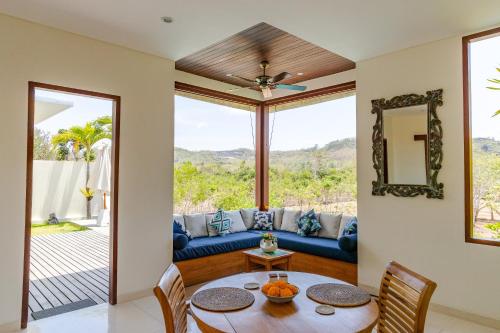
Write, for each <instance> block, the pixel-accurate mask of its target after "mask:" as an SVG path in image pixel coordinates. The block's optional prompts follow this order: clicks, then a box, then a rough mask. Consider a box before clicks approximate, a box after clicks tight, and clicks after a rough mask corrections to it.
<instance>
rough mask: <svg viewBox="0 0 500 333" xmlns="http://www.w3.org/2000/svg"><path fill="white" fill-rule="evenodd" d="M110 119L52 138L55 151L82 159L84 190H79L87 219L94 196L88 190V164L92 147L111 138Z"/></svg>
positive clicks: (89, 123)
mask: <svg viewBox="0 0 500 333" xmlns="http://www.w3.org/2000/svg"><path fill="white" fill-rule="evenodd" d="M111 122H112V120H111V117H102V118H98V119H97V120H94V121H90V122H88V123H86V124H85V126H83V127H82V126H73V127H70V128H69V129H67V130H60V131H59V133H58V134H56V135H54V136H53V137H52V145H53V146H54V148H55V149H56V150H61V149H62V150H65V149H66V150H67V149H68V148H69V149H71V150H72V151H73V156H74V157H75V159H81V158H83V159H84V160H85V163H86V177H85V188H82V189H80V191H81V192H82V194H83V196H84V197H85V198H86V200H87V219H90V218H92V216H91V212H90V201H91V200H92V198H93V196H94V191H92V190H91V189H90V188H89V186H88V185H89V179H90V162H92V161H93V160H94V158H95V155H94V152H93V150H92V147H93V146H94V145H95V144H96V143H97V142H98V141H100V140H102V139H111V137H112V123H111Z"/></svg>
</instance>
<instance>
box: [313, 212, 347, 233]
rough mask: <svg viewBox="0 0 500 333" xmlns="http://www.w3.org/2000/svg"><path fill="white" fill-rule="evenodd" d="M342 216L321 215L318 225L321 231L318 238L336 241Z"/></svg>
mask: <svg viewBox="0 0 500 333" xmlns="http://www.w3.org/2000/svg"><path fill="white" fill-rule="evenodd" d="M341 220H342V214H330V213H321V215H320V216H319V223H320V224H321V230H320V231H319V233H318V236H319V237H324V238H332V239H337V238H338V235H339V229H340V221H341Z"/></svg>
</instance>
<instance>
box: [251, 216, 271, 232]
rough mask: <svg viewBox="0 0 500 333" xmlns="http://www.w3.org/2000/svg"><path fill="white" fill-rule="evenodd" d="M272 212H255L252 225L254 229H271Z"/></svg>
mask: <svg viewBox="0 0 500 333" xmlns="http://www.w3.org/2000/svg"><path fill="white" fill-rule="evenodd" d="M273 217H274V213H273V212H255V215H254V216H253V221H254V224H253V227H252V229H255V230H273Z"/></svg>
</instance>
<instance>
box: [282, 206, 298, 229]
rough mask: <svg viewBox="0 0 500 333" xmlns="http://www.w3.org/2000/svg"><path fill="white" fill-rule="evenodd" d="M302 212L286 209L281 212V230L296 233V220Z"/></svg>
mask: <svg viewBox="0 0 500 333" xmlns="http://www.w3.org/2000/svg"><path fill="white" fill-rule="evenodd" d="M301 214H302V211H300V210H292V209H287V208H285V210H284V211H283V221H282V222H281V230H283V231H290V232H297V231H298V230H299V227H298V225H297V220H298V219H299V218H300V215H301Z"/></svg>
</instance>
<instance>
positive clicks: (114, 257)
mask: <svg viewBox="0 0 500 333" xmlns="http://www.w3.org/2000/svg"><path fill="white" fill-rule="evenodd" d="M36 89H45V90H51V91H56V92H63V93H70V94H75V95H80V96H87V97H97V98H102V99H107V100H111V101H112V102H113V115H112V119H113V139H112V140H113V145H112V149H111V157H112V158H111V160H112V162H111V163H112V170H111V182H112V184H113V185H112V190H111V196H112V201H111V207H110V215H111V216H110V220H111V223H110V239H111V246H110V254H109V265H110V266H109V267H110V270H109V274H110V277H109V303H110V304H112V305H114V304H116V298H117V297H116V293H117V264H118V180H119V162H120V159H119V157H120V109H121V98H120V96H116V95H110V94H104V93H99V92H94V91H89V90H82V89H75V88H68V87H63V86H58V85H53V84H46V83H40V82H33V81H29V82H28V124H27V125H28V131H27V133H28V135H27V138H28V141H27V160H26V206H25V227H24V228H25V229H24V263H23V265H24V268H23V293H22V310H21V328H26V327H27V325H28V305H29V281H30V276H29V275H30V253H31V213H32V203H33V140H34V131H35V121H34V120H35V90H36Z"/></svg>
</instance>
